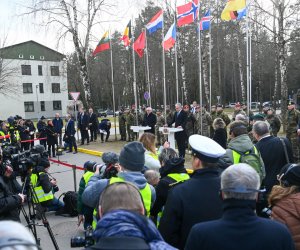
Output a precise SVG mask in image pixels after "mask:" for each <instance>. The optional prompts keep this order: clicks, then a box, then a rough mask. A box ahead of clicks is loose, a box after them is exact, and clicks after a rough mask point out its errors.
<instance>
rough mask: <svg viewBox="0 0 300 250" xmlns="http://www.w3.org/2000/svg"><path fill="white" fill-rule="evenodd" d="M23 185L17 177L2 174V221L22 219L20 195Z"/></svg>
mask: <svg viewBox="0 0 300 250" xmlns="http://www.w3.org/2000/svg"><path fill="white" fill-rule="evenodd" d="M20 192H21V187H20V185H19V183H18V182H17V180H16V179H15V178H12V177H11V178H6V177H4V176H0V221H1V220H14V221H20V218H19V207H20V206H21V204H22V199H21V197H20V196H19V195H18V193H20Z"/></svg>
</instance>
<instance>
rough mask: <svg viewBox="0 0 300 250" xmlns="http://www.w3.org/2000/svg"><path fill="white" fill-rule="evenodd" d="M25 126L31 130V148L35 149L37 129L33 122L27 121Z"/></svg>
mask: <svg viewBox="0 0 300 250" xmlns="http://www.w3.org/2000/svg"><path fill="white" fill-rule="evenodd" d="M25 125H26V126H27V127H28V128H29V137H30V140H32V141H31V142H30V148H33V147H34V140H33V139H34V133H35V130H36V128H35V126H34V124H33V122H32V120H26V121H25Z"/></svg>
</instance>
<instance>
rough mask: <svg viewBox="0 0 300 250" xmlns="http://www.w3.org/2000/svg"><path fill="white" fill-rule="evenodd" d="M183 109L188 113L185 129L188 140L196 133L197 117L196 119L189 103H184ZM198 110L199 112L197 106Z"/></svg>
mask: <svg viewBox="0 0 300 250" xmlns="http://www.w3.org/2000/svg"><path fill="white" fill-rule="evenodd" d="M183 111H184V112H186V113H187V114H188V116H187V120H186V125H185V131H186V135H187V140H188V138H189V137H190V136H191V135H193V134H194V133H195V132H194V126H195V122H196V119H195V117H194V115H193V114H192V112H190V107H189V105H184V107H183ZM196 112H197V108H196Z"/></svg>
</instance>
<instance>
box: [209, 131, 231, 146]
mask: <svg viewBox="0 0 300 250" xmlns="http://www.w3.org/2000/svg"><path fill="white" fill-rule="evenodd" d="M212 139H213V140H214V141H215V142H217V143H218V144H219V145H221V146H222V147H223V148H224V149H226V147H227V131H226V129H225V128H217V129H216V130H215V131H214V135H213V138H212Z"/></svg>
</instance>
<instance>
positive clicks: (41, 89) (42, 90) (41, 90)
mask: <svg viewBox="0 0 300 250" xmlns="http://www.w3.org/2000/svg"><path fill="white" fill-rule="evenodd" d="M39 89H40V93H41V94H43V93H44V84H43V83H41V82H40V83H39Z"/></svg>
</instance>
